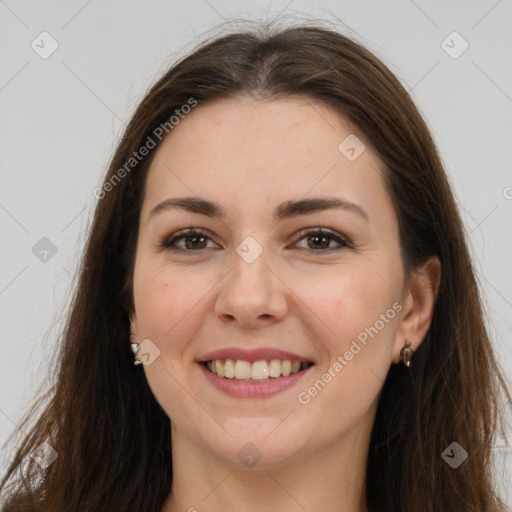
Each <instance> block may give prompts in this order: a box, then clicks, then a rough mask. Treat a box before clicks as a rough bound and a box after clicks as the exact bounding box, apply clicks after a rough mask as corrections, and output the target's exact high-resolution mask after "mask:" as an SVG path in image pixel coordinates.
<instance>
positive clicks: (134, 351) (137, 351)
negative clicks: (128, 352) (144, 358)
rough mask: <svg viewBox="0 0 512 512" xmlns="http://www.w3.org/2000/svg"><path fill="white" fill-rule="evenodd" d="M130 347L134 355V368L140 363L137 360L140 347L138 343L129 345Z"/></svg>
mask: <svg viewBox="0 0 512 512" xmlns="http://www.w3.org/2000/svg"><path fill="white" fill-rule="evenodd" d="M130 347H131V349H132V352H133V353H134V355H135V360H134V361H133V364H134V365H135V366H136V365H138V364H141V362H140V361H139V360H138V359H137V356H138V354H139V350H140V345H139V344H138V343H131V344H130Z"/></svg>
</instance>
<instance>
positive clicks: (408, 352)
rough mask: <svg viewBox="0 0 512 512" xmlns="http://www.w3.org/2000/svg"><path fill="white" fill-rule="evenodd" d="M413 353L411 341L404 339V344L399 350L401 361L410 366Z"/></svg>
mask: <svg viewBox="0 0 512 512" xmlns="http://www.w3.org/2000/svg"><path fill="white" fill-rule="evenodd" d="M413 354H414V350H413V349H412V348H411V342H410V341H407V340H406V341H405V345H404V346H403V348H402V350H400V357H401V358H402V361H403V363H404V364H405V366H407V367H408V368H409V367H410V366H411V358H412V355H413Z"/></svg>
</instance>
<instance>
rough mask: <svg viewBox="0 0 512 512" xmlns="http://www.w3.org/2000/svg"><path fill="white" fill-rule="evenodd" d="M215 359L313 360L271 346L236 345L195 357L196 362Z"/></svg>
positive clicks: (251, 360)
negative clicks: (243, 346) (250, 348)
mask: <svg viewBox="0 0 512 512" xmlns="http://www.w3.org/2000/svg"><path fill="white" fill-rule="evenodd" d="M216 359H220V360H224V359H232V360H235V361H236V360H243V361H249V362H251V363H252V362H254V361H261V360H264V359H265V360H269V359H280V360H281V361H286V360H289V361H301V362H308V363H313V364H314V361H312V360H311V358H308V357H307V356H303V355H299V354H294V353H293V352H288V351H286V350H280V349H276V348H271V347H261V348H256V349H253V350H245V349H242V348H238V347H233V348H223V349H219V350H214V351H213V352H208V353H207V354H204V355H202V356H201V357H199V358H198V359H197V362H199V363H206V362H208V361H214V360H216Z"/></svg>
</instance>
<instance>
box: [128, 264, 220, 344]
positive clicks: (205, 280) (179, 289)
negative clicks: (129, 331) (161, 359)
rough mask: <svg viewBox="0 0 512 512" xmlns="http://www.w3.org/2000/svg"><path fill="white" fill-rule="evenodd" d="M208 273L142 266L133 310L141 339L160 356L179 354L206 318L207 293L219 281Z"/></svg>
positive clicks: (179, 268) (168, 267)
mask: <svg viewBox="0 0 512 512" xmlns="http://www.w3.org/2000/svg"><path fill="white" fill-rule="evenodd" d="M214 277H215V276H213V277H212V275H211V273H207V272H199V271H197V270H196V271H193V270H190V269H185V268H183V267H176V266H174V267H172V266H171V265H169V264H168V263H162V264H157V265H155V264H154V263H153V264H151V262H149V261H147V262H144V261H142V262H141V265H140V267H139V269H138V272H137V269H136V273H135V278H134V295H135V308H136V311H137V319H138V322H139V328H140V331H141V336H143V337H144V338H149V339H151V340H152V341H154V342H155V343H156V344H157V345H158V346H159V348H160V350H161V351H162V352H166V353H170V352H173V353H176V352H177V351H182V350H183V348H184V344H185V343H186V340H189V339H192V338H193V336H194V332H195V331H196V330H198V329H199V328H200V325H201V321H200V318H202V317H203V316H204V314H205V311H204V307H205V305H206V304H207V302H208V301H207V297H208V293H209V292H210V293H211V292H212V288H214V286H215V283H216V282H217V281H218V279H215V278H214Z"/></svg>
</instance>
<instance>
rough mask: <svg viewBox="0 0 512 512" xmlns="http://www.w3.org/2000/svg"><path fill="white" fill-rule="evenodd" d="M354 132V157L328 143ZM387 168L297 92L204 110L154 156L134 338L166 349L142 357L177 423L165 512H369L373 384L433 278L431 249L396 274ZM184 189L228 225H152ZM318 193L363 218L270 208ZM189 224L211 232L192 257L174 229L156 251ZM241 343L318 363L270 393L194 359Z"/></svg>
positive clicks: (393, 360)
mask: <svg viewBox="0 0 512 512" xmlns="http://www.w3.org/2000/svg"><path fill="white" fill-rule="evenodd" d="M349 134H356V135H357V137H358V138H359V139H360V140H361V141H363V142H364V144H365V146H366V149H365V151H364V152H363V153H362V154H361V155H360V156H359V157H358V158H357V159H356V160H354V161H349V160H348V159H347V158H346V157H345V156H344V155H343V154H342V153H341V152H340V151H339V150H338V146H339V144H340V142H341V141H343V140H344V139H345V137H347V136H348V135H349ZM383 173H384V167H383V164H382V162H381V161H380V159H379V157H378V155H377V154H376V153H375V152H374V151H373V150H372V148H371V147H370V144H369V142H368V141H367V140H366V139H365V137H364V135H363V134H361V133H360V132H359V131H358V130H357V129H355V128H354V127H353V126H351V125H350V124H349V123H348V122H347V121H346V120H344V119H343V118H341V117H340V116H339V115H338V114H337V113H335V112H334V111H333V110H332V109H331V108H330V107H329V106H327V105H324V104H323V103H320V102H316V101H312V100H311V99H307V98H301V97H292V98H288V99H284V100H283V99H280V100H274V101H268V100H266V101H263V100H257V99H253V98H239V99H236V100H234V99H230V100H222V101H217V102H213V103H211V104H206V105H198V106H197V107H196V108H195V109H194V110H193V111H192V112H191V113H190V114H188V115H187V116H186V118H185V119H184V120H182V121H181V122H180V123H179V125H178V126H176V127H175V128H174V129H173V131H172V132H171V134H170V135H169V136H168V137H167V138H166V139H165V140H164V141H163V143H162V144H161V145H160V146H159V147H158V149H157V150H156V154H155V158H154V160H153V162H152V164H151V167H150V170H149V173H148V177H147V183H146V192H145V197H144V201H143V206H142V211H141V216H140V225H139V238H138V246H137V253H136V263H135V272H134V300H135V310H134V312H133V314H132V316H131V328H132V333H133V336H132V342H136V343H140V342H141V341H142V340H144V339H150V340H151V342H152V343H154V344H155V345H156V346H157V347H158V349H159V350H160V355H159V356H158V357H156V358H155V359H154V360H153V361H152V362H151V364H148V365H144V366H142V365H141V368H143V371H144V372H145V374H146V377H147V379H148V382H149V385H150V386H151V389H152V391H153V393H154V395H155V397H156V399H157V400H158V402H159V403H160V404H161V405H162V407H163V409H164V410H165V411H166V413H167V414H168V416H169V417H170V418H171V425H172V436H171V437H172V441H171V442H172V453H173V469H174V481H173V488H172V491H171V493H170V495H169V498H168V500H167V501H166V503H165V505H164V508H163V509H162V510H163V511H164V512H177V511H192V510H201V511H218V510H244V511H249V512H251V511H261V510H267V511H271V512H272V511H283V510H286V511H303V510H304V509H305V510H307V511H308V512H316V511H320V510H322V512H326V511H332V512H334V511H336V512H343V511H347V512H348V511H351V512H353V511H366V510H367V509H366V504H365V500H364V479H365V463H366V456H367V451H368V445H369V439H370V433H371V428H372V425H373V422H374V418H375V411H376V406H377V402H378V398H379V396H380V391H381V389H382V385H383V382H384V379H385V377H386V374H387V372H388V370H389V368H390V366H391V364H401V363H400V350H401V348H402V347H403V345H404V343H405V341H406V339H407V340H410V341H411V343H412V347H413V348H414V349H417V348H418V346H419V344H420V343H421V341H422V340H423V338H424V336H425V334H426V332H427V330H428V328H429V326H430V322H431V317H432V312H433V305H434V300H435V296H436V294H437V290H438V286H439V276H440V264H439V260H438V259H437V258H435V257H433V258H431V259H430V260H429V261H428V262H427V264H426V265H425V266H424V267H422V268H421V269H418V270H417V271H416V272H414V273H413V274H412V275H411V276H410V279H409V280H407V279H406V276H405V275H404V270H403V267H402V262H401V258H400V252H399V235H398V222H397V218H396V215H395V212H394V209H393V204H392V202H391V199H390V197H389V195H388V193H387V191H386V189H385V187H384V182H383V178H382V176H383ZM184 196H200V197H202V198H206V199H208V200H211V201H215V202H218V203H219V204H220V205H222V207H223V208H224V209H225V211H226V217H225V219H223V220H220V219H216V218H213V217H207V216H204V215H201V214H198V213H189V212H185V211H182V210H180V209H176V208H171V209H167V210H164V211H162V212H161V213H159V214H157V215H155V216H153V217H152V218H151V219H149V212H150V211H151V209H152V208H153V207H154V206H156V205H157V204H158V203H160V202H161V201H164V200H165V199H168V198H172V197H184ZM318 196H331V197H332V196H337V197H343V198H344V199H347V200H349V201H351V202H354V203H356V204H358V205H359V206H360V207H362V208H363V209H364V210H365V211H366V212H367V214H368V216H369V219H370V220H369V221H366V220H365V219H364V218H362V217H360V216H357V215H356V214H354V213H351V212H349V211H345V210H342V209H329V210H323V211H318V212H314V213H308V214H307V215H302V216H299V217H295V218H290V219H284V220H281V221H279V222H276V221H275V220H274V219H273V218H272V212H273V209H274V207H276V206H277V205H279V204H281V203H282V202H284V201H288V200H299V199H303V198H304V197H307V198H310V197H318ZM188 227H195V228H203V229H204V230H206V231H207V236H208V238H207V239H206V242H204V241H202V240H199V242H198V241H197V240H196V241H195V245H194V243H192V249H190V248H189V249H188V252H185V251H186V250H187V249H186V248H187V246H186V244H185V242H186V240H183V239H181V241H178V242H177V244H178V247H181V248H182V249H183V250H182V251H181V252H179V251H172V250H170V249H161V248H159V243H160V242H162V240H164V239H165V238H166V237H168V236H169V235H171V234H172V233H175V232H177V231H179V230H182V229H185V228H188ZM318 227H327V228H330V229H332V230H334V231H336V232H337V233H339V234H340V235H341V236H342V237H343V238H345V239H346V240H347V241H348V242H349V243H350V244H351V247H350V246H349V247H343V246H340V245H339V244H338V243H337V242H336V241H335V240H333V239H327V241H323V242H322V240H321V241H320V242H318V243H317V245H315V243H314V240H313V241H312V240H311V238H312V237H311V233H310V236H309V237H308V236H307V234H301V233H299V231H300V230H301V229H303V228H318ZM247 236H252V237H253V238H254V239H255V240H256V241H257V242H258V243H259V245H260V246H261V248H262V249H263V252H262V253H261V255H260V256H259V257H258V258H257V259H256V260H255V261H254V262H252V263H248V262H247V261H245V260H244V259H243V258H242V257H240V256H239V254H238V253H237V252H236V248H237V247H238V246H239V245H240V244H241V242H242V241H243V240H244V239H245V238H246V237H247ZM192 238H193V237H192ZM313 238H314V237H313ZM329 240H330V241H329ZM308 241H309V243H308ZM192 242H193V241H192ZM322 243H325V245H322ZM318 245H319V246H320V248H318ZM326 246H327V247H329V248H337V247H341V248H340V249H339V250H337V251H331V252H328V251H326V250H325V249H323V247H326ZM188 247H190V245H189V246H188ZM196 247H199V248H196ZM308 248H309V249H310V251H309V252H308V251H307V249H308ZM397 302H398V303H399V304H400V305H401V310H400V311H399V312H398V313H396V316H395V317H394V318H393V319H392V320H388V322H387V323H385V326H384V328H381V329H380V330H379V331H378V334H377V335H374V336H373V338H372V337H369V338H368V343H367V345H366V346H365V345H362V344H361V343H360V344H359V345H361V347H362V349H361V350H360V351H359V352H358V353H357V354H356V355H354V357H353V358H352V360H350V361H347V364H346V365H344V367H343V369H342V370H341V371H338V372H337V373H336V372H335V377H334V378H332V379H331V381H330V382H329V383H328V384H327V385H326V386H325V387H324V388H323V389H321V391H320V392H318V393H317V394H316V396H314V397H312V398H311V400H310V401H309V403H307V404H301V403H299V401H298V399H297V396H298V393H299V392H304V391H307V390H308V388H309V387H310V386H311V385H312V384H314V382H315V381H317V380H318V379H321V378H322V375H323V374H324V373H325V372H326V371H327V370H328V368H329V367H332V365H333V364H334V363H335V361H336V360H337V358H338V356H340V355H341V356H343V355H344V354H345V352H346V351H347V350H349V349H350V346H351V343H352V341H353V340H354V339H356V337H357V335H358V334H359V333H361V332H362V331H364V329H365V328H368V327H369V326H374V325H375V323H376V321H377V320H379V318H381V317H380V315H381V314H385V313H386V312H387V311H388V310H390V309H392V305H393V304H394V303H397ZM233 346H240V347H244V348H248V349H252V348H256V347H275V348H281V349H284V350H289V351H291V352H294V353H297V354H300V355H303V356H305V357H306V358H307V359H309V360H311V361H314V362H315V366H314V367H313V368H312V369H311V370H310V373H309V376H307V377H305V378H303V379H302V380H301V382H299V383H298V384H297V385H296V386H294V387H292V388H291V389H288V390H286V391H284V392H282V393H280V394H278V395H275V396H273V397H269V398H257V399H251V398H249V399H248V398H243V399H242V398H233V397H229V396H227V395H224V394H223V393H221V392H220V391H217V390H216V389H215V388H213V387H212V386H211V384H210V383H209V382H208V381H207V380H206V378H205V377H204V375H203V374H202V372H201V371H200V368H199V366H198V364H197V363H196V362H195V360H196V358H199V357H200V356H201V355H203V354H206V353H207V352H210V351H212V350H215V349H219V348H224V347H233ZM413 364H414V359H413ZM248 442H250V443H252V444H253V445H254V446H256V447H257V449H258V451H259V452H260V453H261V458H260V459H259V461H258V462H257V463H256V464H255V465H254V466H252V467H250V468H249V467H247V466H245V465H244V464H243V463H242V462H241V461H240V459H239V458H238V457H237V453H238V452H239V450H240V449H241V448H242V447H243V446H244V445H245V444H246V443H248ZM318 496H321V497H322V499H321V500H318Z"/></svg>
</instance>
